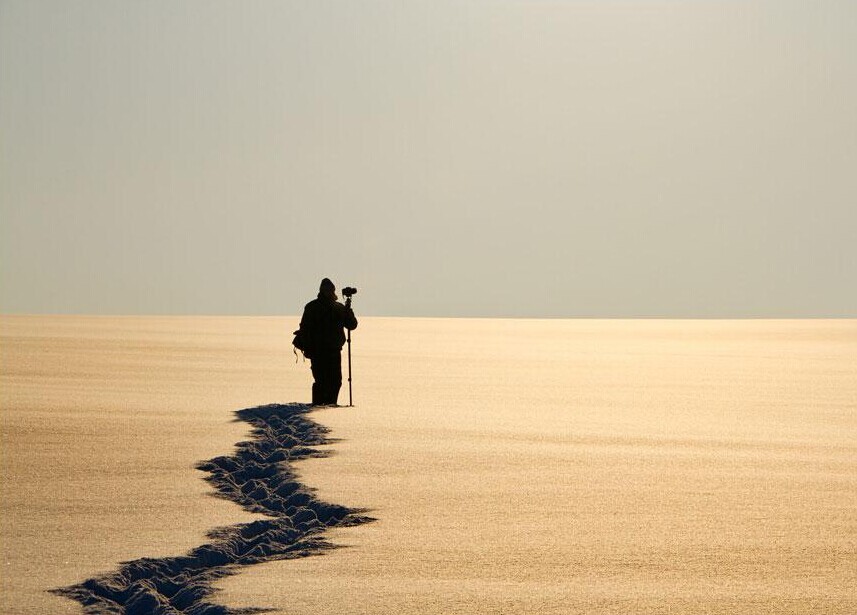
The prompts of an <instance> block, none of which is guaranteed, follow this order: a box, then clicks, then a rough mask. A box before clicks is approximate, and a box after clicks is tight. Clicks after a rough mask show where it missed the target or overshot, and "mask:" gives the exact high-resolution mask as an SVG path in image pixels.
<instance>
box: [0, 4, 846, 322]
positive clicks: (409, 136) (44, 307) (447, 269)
mask: <svg viewBox="0 0 857 615" xmlns="http://www.w3.org/2000/svg"><path fill="white" fill-rule="evenodd" d="M855 109H857V2H853V1H852V0H842V1H837V0H826V1H824V2H818V1H816V0H806V1H801V2H796V1H791V0H775V1H771V2H759V1H753V0H741V1H728V0H719V1H714V0H711V1H707V0H670V1H660V2H655V1H649V0H627V1H621V2H620V1H614V0H592V1H576V0H560V1H552V2H549V1H539V0H529V1H518V2H512V1H503V0H494V1H475V0H473V1H466V0H456V1H454V2H449V1H446V0H428V1H423V2H417V1H408V0H392V1H389V2H387V1H377V2H375V1H359V0H349V1H342V2H334V1H325V0H313V1H312V2H305V1H300V2H290V1H285V0H284V1H277V2H265V1H256V2H237V1H236V2H223V1H216V0H215V1H204V2H202V1H193V0H187V1H183V2H175V1H174V0H165V1H163V0H154V1H147V2H114V1H109V2H108V1H97V2H96V1H91V0H90V1H86V0H84V1H80V2H66V1H64V0H58V1H55V2H44V1H39V0H24V1H15V0H2V1H0V312H2V313H78V314H247V315H255V314H298V313H300V311H301V309H302V307H303V305H304V303H306V302H307V301H309V300H310V299H312V298H313V297H314V296H315V294H316V292H317V290H318V283H319V281H320V280H321V278H322V277H325V276H327V277H330V278H332V279H333V280H334V282H336V284H337V286H344V285H351V286H357V287H358V294H357V296H356V297H355V307H356V309H357V313H358V315H360V314H364V315H379V316H461V317H610V318H613V317H622V318H632V317H673V318H744V317H751V318H755V317H776V318H780V317H836V316H850V317H855V316H857V282H855V280H857V113H856V112H855Z"/></svg>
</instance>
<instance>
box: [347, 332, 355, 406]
mask: <svg viewBox="0 0 857 615" xmlns="http://www.w3.org/2000/svg"><path fill="white" fill-rule="evenodd" d="M353 405H354V400H353V399H352V397H351V329H349V330H348V406H349V407H352V406H353Z"/></svg>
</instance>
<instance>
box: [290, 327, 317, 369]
mask: <svg viewBox="0 0 857 615" xmlns="http://www.w3.org/2000/svg"><path fill="white" fill-rule="evenodd" d="M307 337H308V336H307V334H306V331H304V330H303V329H300V328H299V329H298V330H297V331H295V337H294V339H293V340H292V346H294V348H293V349H292V352H294V353H295V363H297V362H298V350H300V351H301V354H302V355H303V356H304V361H306V360H307V359H308V358H309V359H312V357H311V356H310V351H309V340H308V339H307Z"/></svg>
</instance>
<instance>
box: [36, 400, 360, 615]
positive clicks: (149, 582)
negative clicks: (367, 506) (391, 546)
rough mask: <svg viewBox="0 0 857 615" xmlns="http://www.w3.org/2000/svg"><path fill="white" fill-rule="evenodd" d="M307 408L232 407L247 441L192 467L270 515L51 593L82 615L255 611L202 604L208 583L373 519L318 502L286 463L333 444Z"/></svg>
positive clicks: (226, 493)
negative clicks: (184, 550) (185, 549)
mask: <svg viewBox="0 0 857 615" xmlns="http://www.w3.org/2000/svg"><path fill="white" fill-rule="evenodd" d="M310 410H311V408H310V406H307V405H305V404H286V405H283V404H272V405H268V406H260V407H257V408H248V409H246V410H239V411H238V412H236V415H237V417H238V420H242V421H247V422H248V423H250V424H251V425H253V431H252V436H253V439H252V440H251V441H249V442H240V443H239V444H238V445H237V446H236V450H235V453H234V454H232V455H230V456H228V457H215V458H214V459H211V460H209V461H205V462H202V463H200V464H199V465H198V466H197V468H198V469H200V470H203V471H205V472H208V476H207V477H206V480H207V481H208V482H210V483H211V484H212V485H214V487H215V489H216V490H217V495H218V496H219V497H223V498H226V499H229V500H232V501H234V502H237V503H238V504H240V505H241V506H242V507H243V508H244V509H245V510H248V511H252V512H256V513H262V514H264V515H266V516H268V517H269V518H268V519H264V520H259V521H254V522H252V523H243V524H240V525H235V526H231V527H225V528H218V529H215V530H212V531H211V532H210V533H209V534H208V537H209V538H210V539H211V542H209V543H207V544H204V545H202V546H199V547H197V548H195V549H193V550H192V551H191V552H190V553H188V554H186V555H182V556H178V557H167V558H159V559H152V558H143V559H138V560H135V561H132V562H126V563H124V564H123V565H122V566H121V567H120V568H119V569H118V570H117V571H115V572H112V573H109V574H106V575H104V576H100V577H96V578H93V579H88V580H86V581H84V582H82V583H80V584H78V585H73V586H71V587H64V588H60V589H56V590H52V591H53V592H54V593H57V594H60V595H63V596H66V597H68V598H72V599H74V600H77V601H78V602H80V603H81V604H82V605H83V607H84V612H86V613H90V614H98V615H103V614H108V613H109V614H111V615H113V614H125V615H144V614H145V615H149V614H152V615H245V614H249V613H258V612H263V611H266V610H267V609H262V608H251V609H240V610H236V609H228V608H226V607H224V606H221V605H218V604H215V603H213V602H211V601H210V599H211V595H212V593H213V592H214V589H213V587H212V584H213V582H214V581H215V580H217V579H219V578H222V577H224V576H227V575H231V574H235V573H236V572H237V571H238V570H239V569H240V566H248V565H251V564H257V563H261V562H269V561H273V560H280V559H291V558H297V557H306V556H309V555H315V554H318V553H321V552H323V551H325V550H327V549H331V548H334V547H333V545H331V544H330V543H329V542H327V541H326V540H325V539H324V536H323V535H324V531H325V529H327V528H329V527H335V526H337V527H343V526H351V525H359V524H361V523H367V522H369V521H372V520H373V519H372V518H371V517H368V516H366V515H365V513H366V512H367V511H366V510H363V509H353V508H346V507H344V506H339V505H336V504H329V503H327V502H322V501H321V500H319V499H318V498H316V497H315V495H314V493H313V490H312V489H311V488H309V487H307V486H306V485H303V484H301V483H300V482H299V481H298V480H297V478H296V476H295V472H294V470H293V468H292V465H291V462H293V461H296V460H298V459H306V458H308V457H326V456H328V455H330V452H329V451H322V450H319V449H317V448H314V447H317V446H319V445H323V444H330V443H331V442H333V440H331V439H330V438H328V437H327V433H328V429H327V428H326V427H324V426H322V425H319V424H318V423H316V422H314V421H312V420H310V419H309V418H308V417H307V414H308V413H309V412H310Z"/></svg>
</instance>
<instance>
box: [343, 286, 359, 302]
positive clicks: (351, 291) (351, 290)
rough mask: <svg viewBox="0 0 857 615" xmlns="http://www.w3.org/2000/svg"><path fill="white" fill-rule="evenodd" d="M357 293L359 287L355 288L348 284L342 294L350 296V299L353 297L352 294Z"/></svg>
mask: <svg viewBox="0 0 857 615" xmlns="http://www.w3.org/2000/svg"><path fill="white" fill-rule="evenodd" d="M356 294H357V289H356V288H353V287H351V286H346V287H345V288H343V289H342V296H343V297H348V298H349V299H350V298H351V297H352V295H356Z"/></svg>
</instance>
